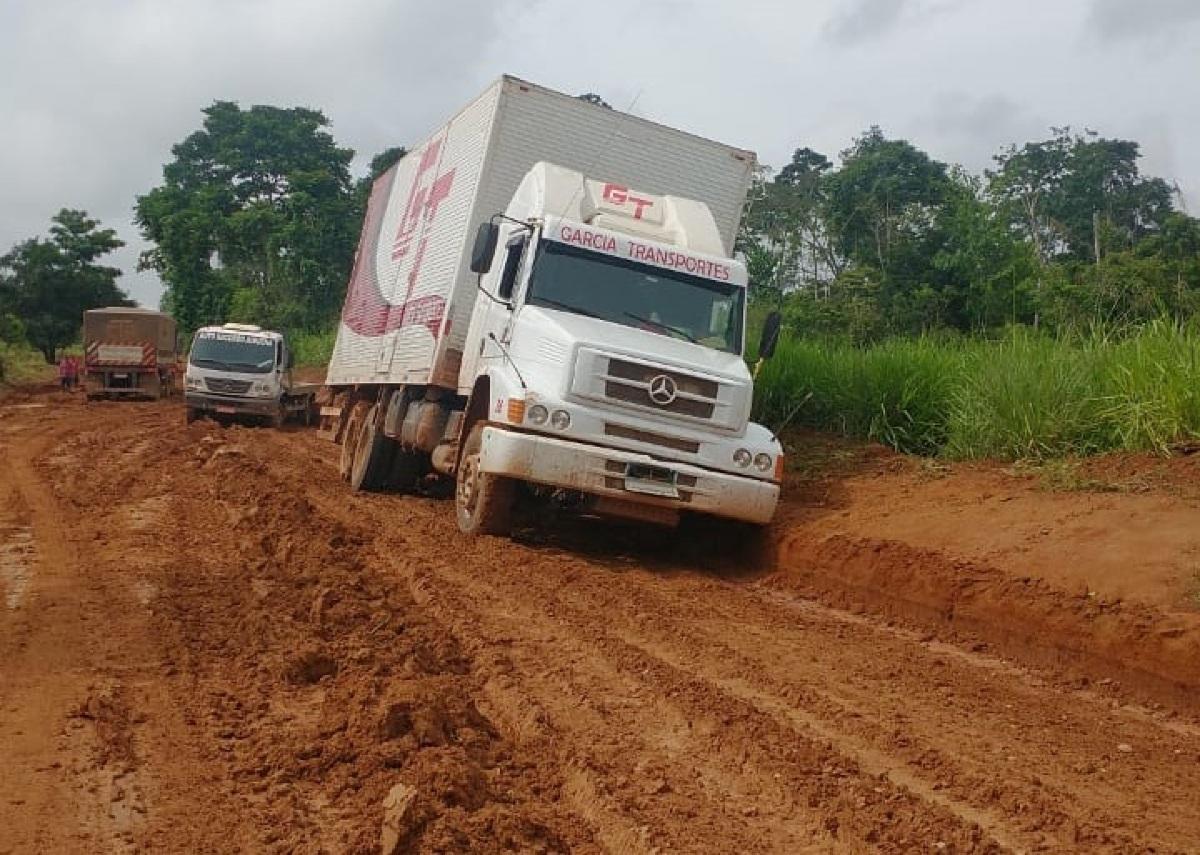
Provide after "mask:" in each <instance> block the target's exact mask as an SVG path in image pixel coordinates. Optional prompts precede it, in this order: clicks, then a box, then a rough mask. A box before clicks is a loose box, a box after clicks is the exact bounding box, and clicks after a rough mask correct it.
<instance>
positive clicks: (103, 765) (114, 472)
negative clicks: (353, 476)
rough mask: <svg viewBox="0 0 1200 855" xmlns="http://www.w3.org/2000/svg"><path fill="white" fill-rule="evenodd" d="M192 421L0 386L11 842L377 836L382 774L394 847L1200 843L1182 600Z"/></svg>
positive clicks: (273, 844)
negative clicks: (527, 492) (353, 460)
mask: <svg viewBox="0 0 1200 855" xmlns="http://www.w3.org/2000/svg"><path fill="white" fill-rule="evenodd" d="M182 422H183V419H182V414H181V412H180V411H179V410H178V407H177V406H175V405H166V404H115V403H114V404H99V405H91V406H87V407H85V406H83V405H82V404H80V403H78V401H77V400H73V401H70V402H64V401H63V399H62V398H60V397H58V396H54V395H49V394H41V395H37V396H33V397H30V398H28V399H25V400H17V401H16V402H15V403H14V402H12V401H10V402H9V403H8V404H7V405H6V406H0V599H2V600H3V602H2V603H0V746H3V749H4V754H5V758H6V766H5V770H4V774H3V775H0V853H26V852H169V853H176V852H178V853H184V852H188V853H191V852H259V851H263V852H298V853H308V852H312V853H315V852H376V851H378V850H379V839H380V838H379V835H380V823H381V820H382V819H383V816H384V809H383V802H384V799H385V797H386V796H387V795H388V793H389V791H390V790H392V788H393V787H395V786H396V785H397V784H403V785H405V786H406V787H408V788H411V790H406V792H409V793H415V797H414V798H413V800H412V801H411V804H410V806H409V807H408V810H407V812H406V813H405V814H404V815H403V816H402V817H400V818H399V819H398V820H397V825H398V829H399V833H400V834H401V836H402V840H401V842H400V847H399V849H398V851H417V852H456V853H457V852H467V851H482V852H509V851H522V852H562V851H578V852H622V853H624V852H646V853H650V852H714V853H715V852H721V853H724V852H780V853H797V852H809V851H812V852H828V851H832V852H867V851H884V852H977V851H978V852H993V851H997V852H998V851H1056V852H1064V851H1087V852H1102V851H1110V852H1130V851H1156V852H1188V851H1192V852H1194V851H1197V850H1198V848H1200V702H1197V701H1196V697H1197V695H1196V693H1195V692H1196V689H1197V687H1200V677H1197V676H1196V671H1195V669H1196V667H1197V657H1196V652H1197V651H1200V644H1197V643H1196V642H1197V622H1196V621H1195V620H1192V617H1194V616H1189V615H1187V614H1186V613H1185V612H1174V611H1166V610H1161V609H1158V610H1156V608H1155V607H1153V606H1152V605H1150V604H1136V603H1118V602H1116V601H1112V602H1106V601H1105V600H1104V598H1103V597H1096V596H1095V592H1088V591H1083V592H1081V593H1080V594H1079V596H1078V597H1076V596H1075V594H1074V593H1073V592H1070V591H1065V590H1061V589H1058V588H1055V587H1053V586H1052V585H1051V584H1050V583H1047V582H1045V581H1042V580H1039V579H1033V578H1030V577H1025V578H1023V579H1022V578H1016V577H1012V576H1011V575H1003V576H1001V575H996V574H999V573H1001V571H1000V570H995V569H994V568H990V567H986V566H983V565H978V566H976V565H973V564H969V563H963V561H961V560H957V559H956V560H950V559H947V558H946V557H945V556H944V555H943V554H941V553H938V552H934V551H928V550H926V551H922V549H920V548H918V547H914V546H902V545H899V544H897V543H896V542H895V541H894V540H888V539H885V538H882V537H875V538H863V539H858V540H856V539H855V538H854V537H852V536H851V535H850V534H848V533H847V532H846V531H845V530H839V531H837V532H833V531H825V532H824V533H823V535H822V536H823V538H824V539H822V540H820V541H819V542H818V541H817V540H815V539H814V537H813V536H805V531H807V529H806V528H805V526H809V527H811V526H813V525H817V523H816V522H814V518H815V517H814V515H815V513H816V511H815V510H814V508H815V507H816V506H815V505H813V506H810V507H807V509H804V508H801V509H797V508H796V507H793V508H791V509H790V511H789V513H787V514H785V515H784V517H785V519H784V523H783V527H782V528H781V529H780V530H779V531H778V532H777V541H778V547H779V548H778V550H777V551H776V557H775V558H771V557H770V556H762V557H760V558H759V559H756V560H761V561H763V562H765V563H763V564H759V565H757V566H751V565H749V564H748V563H747V562H748V561H749V560H750V559H749V558H748V557H747V556H748V553H747V552H746V551H745V550H740V549H735V548H731V547H730V546H729V545H728V544H722V543H720V542H718V540H719V539H718V540H714V539H712V538H706V536H705V533H704V532H703V531H701V532H698V533H692V534H691V535H689V536H688V538H687V540H686V541H685V542H680V541H678V540H676V539H674V538H666V537H664V536H662V535H660V534H658V533H655V532H645V531H642V532H638V531H631V530H628V529H624V528H617V527H612V526H604V525H566V526H551V527H548V526H545V525H541V526H534V527H532V528H531V529H528V530H526V531H523V532H522V533H521V534H520V535H519V536H518V538H517V539H516V541H515V542H509V541H501V540H495V539H483V540H480V541H478V542H467V541H464V540H463V539H461V538H460V537H459V536H458V535H457V532H456V529H455V527H454V521H453V514H452V513H450V509H449V508H448V506H447V505H446V504H445V503H444V502H442V501H438V500H435V499H413V498H403V499H401V498H397V497H392V496H372V495H354V494H351V493H350V491H349V490H348V488H347V487H345V486H344V485H343V484H342V483H341V482H340V481H339V480H338V479H337V475H336V466H335V460H336V454H335V451H336V449H335V447H333V446H332V445H330V444H329V443H328V442H327V441H325V440H322V439H320V438H318V437H317V436H316V435H315V434H313V433H310V432H304V431H292V432H282V433H281V432H275V431H271V430H255V429H246V428H238V427H232V428H222V427H219V426H217V425H214V424H211V423H203V422H201V423H197V424H194V425H191V426H188V427H186V428H185V427H184V426H183V423H182ZM802 511H803V512H802ZM789 527H790V528H789ZM926 571H927V572H926ZM956 574H957V575H956ZM964 578H965V579H966V580H967V581H966V582H965V583H964V581H963V580H964ZM1014 579H1015V580H1014ZM890 585H894V587H889V586H890ZM1189 657H1190V659H1189ZM1193 681H1194V682H1193Z"/></svg>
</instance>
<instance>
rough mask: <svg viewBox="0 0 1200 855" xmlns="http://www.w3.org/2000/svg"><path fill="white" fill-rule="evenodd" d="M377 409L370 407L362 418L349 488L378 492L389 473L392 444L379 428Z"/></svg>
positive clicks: (393, 449) (393, 445) (392, 451)
mask: <svg viewBox="0 0 1200 855" xmlns="http://www.w3.org/2000/svg"><path fill="white" fill-rule="evenodd" d="M378 416H379V407H377V406H375V407H371V409H370V410H369V411H368V412H367V414H366V416H365V417H364V418H363V423H362V429H361V431H360V435H359V438H358V442H357V443H355V448H354V463H353V464H352V465H351V467H350V487H351V488H352V489H353V490H355V491H356V492H357V491H359V490H378V489H379V488H380V487H382V486H383V484H384V482H385V481H386V480H387V477H388V475H389V474H390V471H391V465H392V454H393V453H394V452H395V450H396V445H395V443H393V442H392V440H390V439H389V438H388V437H387V436H385V435H384V433H383V431H382V430H381V429H380V428H379V418H378Z"/></svg>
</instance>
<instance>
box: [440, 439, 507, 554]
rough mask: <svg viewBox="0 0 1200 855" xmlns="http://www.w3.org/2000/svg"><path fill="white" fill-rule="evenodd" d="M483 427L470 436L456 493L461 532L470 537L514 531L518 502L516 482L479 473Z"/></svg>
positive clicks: (458, 477) (459, 470) (456, 512)
mask: <svg viewBox="0 0 1200 855" xmlns="http://www.w3.org/2000/svg"><path fill="white" fill-rule="evenodd" d="M483 428H484V425H483V424H482V423H480V424H477V425H475V427H473V428H472V429H471V434H470V436H468V437H467V442H466V445H464V446H463V451H462V458H461V459H460V460H459V463H458V473H457V475H456V481H455V490H454V510H455V515H456V516H457V517H458V529H459V531H461V532H462V533H463V534H465V535H468V536H471V537H474V536H475V535H480V534H496V535H505V534H508V533H509V531H510V529H511V528H512V509H513V504H514V503H515V501H516V487H517V485H516V482H515V481H513V480H511V479H509V478H504V477H502V476H499V475H491V474H488V473H486V472H480V471H479V453H480V449H481V448H482V447H483Z"/></svg>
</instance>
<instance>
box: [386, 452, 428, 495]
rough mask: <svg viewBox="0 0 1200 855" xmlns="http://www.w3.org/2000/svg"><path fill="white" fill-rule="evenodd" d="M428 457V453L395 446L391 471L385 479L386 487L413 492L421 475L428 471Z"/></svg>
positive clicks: (402, 491)
mask: <svg viewBox="0 0 1200 855" xmlns="http://www.w3.org/2000/svg"><path fill="white" fill-rule="evenodd" d="M428 459H429V457H428V455H426V454H424V453H423V452H420V451H410V450H408V449H406V448H397V449H396V450H395V452H394V453H393V455H392V465H391V472H390V474H389V475H388V479H387V486H388V488H389V489H392V490H395V491H397V492H399V493H412V492H414V491H415V490H416V489H417V483H418V482H419V481H420V480H421V476H423V475H424V474H425V473H426V471H428V467H427V466H426V461H427V460H428Z"/></svg>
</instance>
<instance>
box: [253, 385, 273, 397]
mask: <svg viewBox="0 0 1200 855" xmlns="http://www.w3.org/2000/svg"><path fill="white" fill-rule="evenodd" d="M254 394H255V395H270V394H271V384H270V383H255V384H254Z"/></svg>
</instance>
